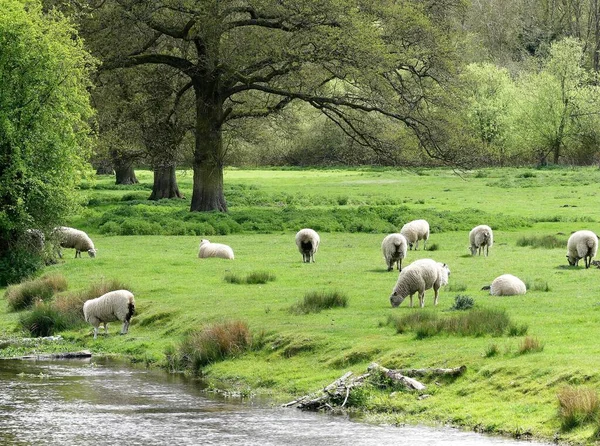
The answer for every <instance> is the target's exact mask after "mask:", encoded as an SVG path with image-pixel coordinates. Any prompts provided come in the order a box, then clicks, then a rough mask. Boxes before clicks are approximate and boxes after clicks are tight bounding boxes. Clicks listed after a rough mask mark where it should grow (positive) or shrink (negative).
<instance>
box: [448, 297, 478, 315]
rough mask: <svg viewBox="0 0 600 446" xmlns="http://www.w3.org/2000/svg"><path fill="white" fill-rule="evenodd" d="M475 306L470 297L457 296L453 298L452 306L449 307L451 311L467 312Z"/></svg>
mask: <svg viewBox="0 0 600 446" xmlns="http://www.w3.org/2000/svg"><path fill="white" fill-rule="evenodd" d="M473 305H475V300H474V299H473V298H472V297H471V296H466V295H464V294H459V295H457V296H455V297H454V305H452V306H451V307H450V309H451V310H460V311H464V310H469V309H470V308H473Z"/></svg>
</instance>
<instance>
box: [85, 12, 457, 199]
mask: <svg viewBox="0 0 600 446" xmlns="http://www.w3.org/2000/svg"><path fill="white" fill-rule="evenodd" d="M372 3H374V4H372ZM442 3H443V5H441V2H439V1H438V2H436V1H430V2H427V1H408V0H400V1H392V0H389V1H385V0H384V1H380V2H362V1H355V0H322V1H321V0H320V1H316V0H294V1H287V0H249V1H244V0H218V1H217V0H200V1H192V0H152V1H148V0H105V1H103V2H101V3H100V4H99V5H93V4H91V8H92V14H90V16H89V19H87V20H85V19H84V21H83V27H82V29H83V30H85V33H86V36H87V42H88V44H89V45H90V46H91V48H92V49H93V51H94V53H95V54H96V55H97V56H98V57H99V58H100V59H101V60H103V62H104V66H103V68H104V69H119V68H127V67H134V66H139V65H148V64H160V65H162V66H167V67H170V68H171V69H172V70H175V71H176V72H178V73H180V74H182V75H184V76H185V77H186V78H187V79H189V84H188V86H189V94H192V95H193V97H194V104H195V105H194V108H195V124H194V132H195V146H194V155H193V170H194V181H193V194H192V199H191V210H192V211H211V210H218V211H226V210H227V204H226V201H225V197H224V194H223V167H224V163H225V159H224V158H225V151H224V146H223V132H224V131H226V129H227V128H228V125H229V124H230V123H231V122H233V121H235V120H239V119H253V118H260V117H265V116H268V115H269V114H271V113H274V112H277V111H279V110H281V109H282V108H283V107H285V106H286V105H288V104H289V103H291V102H292V101H304V102H306V103H308V104H310V105H312V106H314V107H315V108H317V109H319V110H320V111H322V112H323V113H324V114H325V115H327V116H328V117H329V118H331V119H332V120H334V121H335V122H336V123H337V124H338V125H339V126H340V127H341V128H343V129H344V131H345V132H347V133H348V134H349V135H351V136H352V137H353V138H355V139H356V141H357V142H359V143H360V144H363V145H369V146H371V147H373V148H374V149H375V150H377V148H378V147H380V141H379V140H378V138H377V135H376V134H375V133H374V132H372V131H371V132H370V131H369V130H370V129H371V130H372V129H374V128H378V127H380V125H381V122H383V121H385V122H386V125H388V124H389V123H390V122H396V123H401V124H403V125H405V126H408V128H410V129H411V130H412V131H413V132H414V134H415V135H416V136H417V137H418V139H419V142H420V144H421V146H422V148H423V149H424V150H426V151H427V153H428V154H429V155H430V156H433V157H437V158H441V159H448V158H450V157H451V156H452V153H450V152H449V151H448V150H447V148H445V147H444V146H443V144H442V142H443V141H444V139H445V136H446V135H443V133H441V132H440V128H439V127H436V124H435V120H434V119H431V111H432V110H436V109H437V108H438V106H437V105H436V104H435V99H436V97H438V96H439V95H440V90H439V85H440V83H443V82H444V78H445V75H446V70H447V66H446V63H447V62H448V61H450V60H451V58H450V57H449V51H448V48H450V47H451V45H449V42H448V39H447V36H446V34H445V33H446V31H447V30H448V29H449V28H446V27H444V26H443V25H444V20H446V17H445V15H446V14H447V11H448V8H447V6H448V4H449V2H442ZM377 121H379V125H372V124H373V123H377Z"/></svg>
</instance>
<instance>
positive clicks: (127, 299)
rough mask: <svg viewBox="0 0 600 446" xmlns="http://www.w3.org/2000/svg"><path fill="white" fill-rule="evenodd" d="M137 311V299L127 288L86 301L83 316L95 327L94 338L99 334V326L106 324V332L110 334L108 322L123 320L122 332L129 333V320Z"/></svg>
mask: <svg viewBox="0 0 600 446" xmlns="http://www.w3.org/2000/svg"><path fill="white" fill-rule="evenodd" d="M134 312H135V299H134V298H133V294H132V293H131V292H130V291H127V290H116V291H110V292H108V293H106V294H103V295H102V296H100V297H97V298H95V299H90V300H87V301H85V303H84V304H83V316H84V318H85V321H86V322H89V323H90V324H92V326H93V327H94V339H96V337H97V336H98V327H99V326H100V324H104V333H105V334H108V328H107V326H106V324H108V323H109V322H113V321H122V322H123V328H122V329H121V334H127V331H128V330H129V321H130V320H131V316H133V313H134Z"/></svg>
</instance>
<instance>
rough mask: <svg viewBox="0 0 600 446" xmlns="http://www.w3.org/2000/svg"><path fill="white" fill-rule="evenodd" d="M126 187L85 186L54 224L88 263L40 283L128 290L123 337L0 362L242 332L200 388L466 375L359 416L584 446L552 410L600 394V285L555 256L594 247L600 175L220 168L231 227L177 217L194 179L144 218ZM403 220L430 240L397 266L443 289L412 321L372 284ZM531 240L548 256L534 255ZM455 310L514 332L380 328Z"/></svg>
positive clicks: (378, 393) (380, 399)
mask: <svg viewBox="0 0 600 446" xmlns="http://www.w3.org/2000/svg"><path fill="white" fill-rule="evenodd" d="M137 174H138V178H139V179H140V181H141V183H140V184H139V185H135V186H132V187H123V186H115V185H113V184H112V182H113V179H112V178H111V177H99V178H98V179H97V180H96V182H93V183H85V184H83V185H82V189H81V192H80V193H81V198H82V203H83V205H84V206H83V208H82V211H81V212H80V213H79V214H78V215H74V216H72V217H71V218H70V219H69V221H68V222H66V223H67V224H68V225H71V226H74V227H77V228H80V229H83V230H85V231H86V232H88V234H90V236H91V237H92V239H93V240H94V243H95V245H96V248H97V249H98V255H97V258H96V259H90V258H88V257H86V256H85V253H84V258H82V259H75V258H74V251H73V250H65V255H64V260H63V261H61V262H60V263H58V264H56V265H52V266H49V267H47V268H46V271H44V274H48V273H60V274H62V275H63V276H64V277H65V278H66V279H67V282H68V288H69V290H80V289H84V288H86V287H88V286H89V285H90V284H91V283H94V282H98V281H100V280H111V279H116V280H119V281H121V282H123V283H125V284H127V285H128V286H129V287H130V289H131V290H132V291H133V293H134V294H135V297H136V304H137V312H136V315H135V316H134V318H133V320H132V325H131V327H130V330H129V334H128V335H127V336H117V333H118V331H119V330H120V323H111V324H109V336H108V337H105V336H99V337H98V339H97V340H93V339H92V328H91V327H90V326H88V325H81V326H80V327H77V328H75V329H69V330H66V331H62V332H60V334H61V335H62V337H63V338H64V341H62V342H60V343H58V344H40V345H36V347H30V346H28V344H25V345H21V344H18V343H16V344H10V343H6V344H3V346H4V348H2V349H0V355H2V356H5V357H6V356H14V355H17V354H21V353H23V352H25V351H30V350H31V349H32V348H37V349H42V350H52V349H56V350H67V349H68V350H75V349H80V348H86V349H89V350H91V351H92V352H94V353H97V354H118V355H125V356H127V357H130V358H131V359H132V361H134V362H139V363H144V364H146V365H149V366H155V367H165V368H167V369H169V368H173V364H170V363H169V361H168V360H167V358H168V355H167V354H166V353H168V352H171V353H172V352H173V351H176V350H177V349H178V347H179V345H180V344H181V342H182V340H183V339H184V338H185V337H186V335H188V334H189V333H191V332H193V331H194V330H198V329H201V328H202V327H203V326H206V325H207V324H214V323H221V322H227V321H232V320H240V321H244V322H245V323H247V325H248V327H249V329H250V331H251V332H252V335H253V337H254V338H255V339H258V340H259V342H257V343H256V347H255V348H253V349H251V350H250V351H248V352H246V353H243V354H238V355H235V356H234V357H232V358H230V359H227V360H224V361H220V362H215V363H212V364H210V365H208V366H205V367H204V368H203V369H202V376H203V377H204V378H205V379H207V380H208V382H209V384H210V385H211V386H213V387H216V388H224V389H228V390H232V391H235V392H240V393H242V394H244V395H245V394H263V395H269V396H271V397H272V398H273V399H274V400H275V401H281V402H284V401H287V400H291V399H293V398H294V397H297V396H301V395H304V394H306V393H310V392H313V391H315V390H318V389H319V388H322V387H323V386H325V385H327V384H329V383H330V382H332V381H333V380H335V379H337V378H339V377H340V376H341V375H343V374H344V373H345V372H347V371H349V370H351V371H353V372H354V373H356V374H361V373H364V372H365V371H366V367H367V365H368V364H369V363H371V362H378V363H380V364H381V365H383V366H385V367H388V368H425V367H458V366H461V365H466V366H467V372H466V374H465V375H463V376H462V377H460V378H457V379H455V380H448V379H443V378H442V379H437V380H436V379H435V378H431V379H427V378H426V379H424V380H423V382H424V383H425V384H426V385H427V387H428V388H427V390H426V391H425V392H421V393H425V394H427V395H429V396H428V397H426V398H419V394H415V393H413V392H407V391H395V392H390V391H388V390H386V389H376V388H374V389H372V390H370V391H369V392H367V393H365V394H363V395H359V396H358V397H357V402H356V403H355V406H356V407H359V408H360V409H361V412H362V413H363V414H364V415H365V417H366V418H367V419H370V420H373V421H385V422H391V423H407V422H408V423H449V424H453V425H458V426H464V427H466V428H468V429H476V430H478V431H482V432H494V433H503V434H508V435H514V436H517V437H528V436H533V437H536V438H544V439H552V438H554V439H556V440H558V441H565V442H567V441H570V442H581V443H586V442H593V441H594V440H595V438H596V437H597V431H598V429H599V426H600V424H599V422H598V417H597V415H598V408H597V407H596V408H592V409H590V411H591V412H592V413H591V416H587V417H583V418H585V420H583V418H582V420H583V421H581V422H578V421H577V419H578V418H577V416H574V418H575V419H576V421H575V422H574V423H572V424H569V425H567V423H566V422H565V418H564V417H562V418H561V415H560V411H559V398H558V395H559V394H560V393H561V392H565V391H570V392H571V393H568V396H569V397H570V398H571V401H573V400H574V401H575V402H577V399H578V396H577V395H580V393H577V391H578V389H584V390H585V391H586V392H588V394H589V392H590V391H591V392H592V393H593V394H594V395H595V394H596V392H597V391H598V390H600V342H598V340H597V339H596V335H597V334H599V332H600V292H599V291H600V280H599V279H600V271H599V270H598V269H597V268H595V267H592V268H590V269H588V270H586V269H585V268H584V267H583V266H579V267H569V266H567V265H568V264H567V260H566V258H565V254H566V240H567V238H568V236H569V234H570V233H571V232H572V231H575V230H579V229H590V230H592V231H594V232H596V233H600V206H599V204H600V200H599V197H598V186H597V185H598V184H599V183H600V170H598V169H597V168H577V169H569V168H563V169H548V170H535V169H513V168H509V169H482V170H479V171H474V172H467V173H461V174H456V173H455V172H453V171H451V170H444V169H433V170H419V171H403V170H391V169H381V170H378V169H356V170H350V169H333V170H236V169H228V170H226V172H225V183H226V196H227V198H228V203H229V206H230V212H229V214H228V215H219V214H208V215H200V214H196V213H195V214H190V213H189V212H187V210H188V207H189V199H190V197H191V180H192V175H191V173H190V172H186V173H184V172H182V173H181V174H180V175H179V177H178V179H179V182H180V188H181V189H182V191H183V193H184V195H185V197H186V198H185V199H184V200H177V201H160V202H157V203H152V202H148V201H146V200H145V198H147V196H148V195H149V193H150V189H151V185H152V176H151V173H150V172H147V171H140V172H137ZM414 218H426V219H427V220H428V221H429V222H430V225H431V236H430V239H429V242H428V250H426V251H423V250H422V249H419V250H418V251H409V252H408V255H407V258H406V259H405V260H404V262H403V263H404V265H405V266H406V265H408V264H409V263H410V262H412V261H414V260H416V259H419V258H425V257H429V258H433V259H435V260H438V261H442V262H445V263H447V264H448V265H449V267H450V270H451V275H450V282H449V285H448V286H446V287H444V288H442V290H441V292H440V301H439V305H438V306H437V307H433V291H432V290H429V291H427V292H426V295H425V308H424V309H420V308H417V306H418V298H417V296H415V299H414V301H415V307H414V308H410V307H409V306H408V304H409V299H407V300H406V301H405V302H404V303H402V305H401V306H400V307H398V308H392V307H391V305H390V302H389V295H390V292H391V290H392V288H393V286H394V284H395V282H396V279H397V276H398V273H397V271H394V272H387V271H386V269H387V268H386V265H385V262H384V260H383V257H382V254H381V241H382V239H383V237H384V236H385V235H386V234H387V233H389V232H394V231H399V229H400V228H401V227H402V225H403V224H404V223H405V222H406V221H408V220H411V219H414ZM478 224H488V225H490V226H491V227H492V228H493V229H494V246H493V247H492V248H491V249H490V256H489V257H483V256H481V257H479V256H475V257H472V256H471V255H470V254H469V251H468V232H469V230H470V229H471V228H472V227H473V226H475V225H478ZM302 227H312V228H314V229H316V230H318V231H319V233H320V235H321V246H320V248H319V252H318V253H317V254H316V255H315V260H316V262H315V263H313V264H303V263H302V262H301V259H302V256H301V254H300V253H299V252H298V251H297V249H296V246H295V243H294V234H295V232H296V231H297V230H298V229H300V228H302ZM543 237H546V238H547V239H550V240H553V241H554V243H550V244H547V245H546V246H541V245H542V243H541V242H539V240H541V239H542V238H543ZM200 238H209V239H210V240H211V241H213V242H220V243H226V244H228V245H230V246H231V247H232V248H233V249H234V251H235V260H233V261H227V260H223V259H198V258H197V253H198V244H199V241H200ZM538 245H540V246H538ZM420 248H421V247H420ZM430 248H431V249H430ZM581 264H583V262H581ZM257 272H262V273H268V274H267V275H268V276H269V280H267V281H265V283H248V282H250V280H248V281H247V282H246V281H244V280H240V281H235V280H231V277H232V276H238V277H241V278H245V277H248V276H250V275H252V274H253V273H257ZM504 273H511V274H514V275H516V276H518V277H520V278H521V279H522V280H524V281H525V282H526V283H527V284H528V287H529V289H528V292H527V294H526V295H524V296H512V297H492V296H489V294H488V292H487V291H482V290H481V288H482V286H484V285H489V284H490V283H491V281H492V280H493V279H494V278H495V277H497V276H498V275H500V274H504ZM228 278H229V279H228ZM236 282H241V283H236ZM311 292H325V293H329V292H336V293H339V294H342V295H344V296H346V297H347V305H346V306H340V307H334V308H329V309H323V310H322V311H320V312H299V311H293V308H294V306H297V305H298V304H299V303H300V302H301V301H302V300H303V298H304V297H305V295H306V294H307V293H311ZM58 295H59V296H60V293H59V294H58ZM458 295H462V296H469V297H471V298H472V299H473V301H474V304H475V305H474V308H477V309H492V310H503V311H505V312H506V314H507V315H508V317H509V319H510V321H511V323H513V324H514V325H515V326H517V327H519V328H520V330H519V331H518V332H514V333H510V332H506V333H504V334H502V335H500V336H492V335H475V336H462V335H457V334H449V333H445V332H442V333H438V334H434V335H431V336H426V337H423V338H419V336H417V335H416V334H415V332H413V331H411V330H407V331H404V332H402V333H397V331H396V329H395V327H394V325H393V323H392V322H391V320H392V319H393V318H394V317H398V316H403V315H409V314H411V313H415V312H432V313H435V314H437V315H438V316H439V317H448V316H451V315H452V314H455V313H457V311H450V307H452V306H453V304H454V303H455V298H456V296H458ZM4 300H5V299H4ZM27 311H28V310H22V311H11V310H9V308H8V306H7V305H6V302H3V303H2V305H0V337H1V338H2V339H11V338H16V337H19V336H22V335H23V333H22V331H21V329H20V328H19V320H20V319H21V318H22V317H23V314H24V313H26V312H27ZM531 344H533V348H531ZM565 389H566V390H565ZM590 389H591V390H590ZM584 393H585V392H584ZM573 395H574V396H573ZM572 404H575V403H572ZM594 411H595V412H594ZM588 412H589V411H588ZM587 415H590V414H589V413H588V414H587Z"/></svg>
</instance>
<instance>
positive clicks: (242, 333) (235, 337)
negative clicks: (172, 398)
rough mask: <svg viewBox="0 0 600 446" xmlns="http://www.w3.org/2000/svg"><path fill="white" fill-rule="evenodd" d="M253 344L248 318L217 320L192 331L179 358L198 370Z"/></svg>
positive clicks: (195, 372)
mask: <svg viewBox="0 0 600 446" xmlns="http://www.w3.org/2000/svg"><path fill="white" fill-rule="evenodd" d="M251 346H252V335H251V334H250V330H249V328H248V325H247V324H246V323H245V322H242V321H228V322H222V323H215V324H211V325H207V326H205V327H204V328H202V329H201V330H198V331H195V332H192V333H190V334H189V335H188V336H187V337H186V338H185V339H184V340H183V342H182V343H181V345H180V346H179V349H178V358H179V359H178V361H177V362H178V363H180V364H181V365H182V366H183V367H185V368H188V369H190V370H191V371H192V372H193V373H194V374H198V373H199V372H200V371H201V369H202V368H203V367H204V366H206V365H208V364H212V363H214V362H217V361H222V360H223V359H225V358H228V357H232V356H235V355H238V354H240V353H243V352H245V351H246V350H248V349H249V348H250V347H251ZM170 361H171V362H172V361H173V360H172V359H171V360H170Z"/></svg>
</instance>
